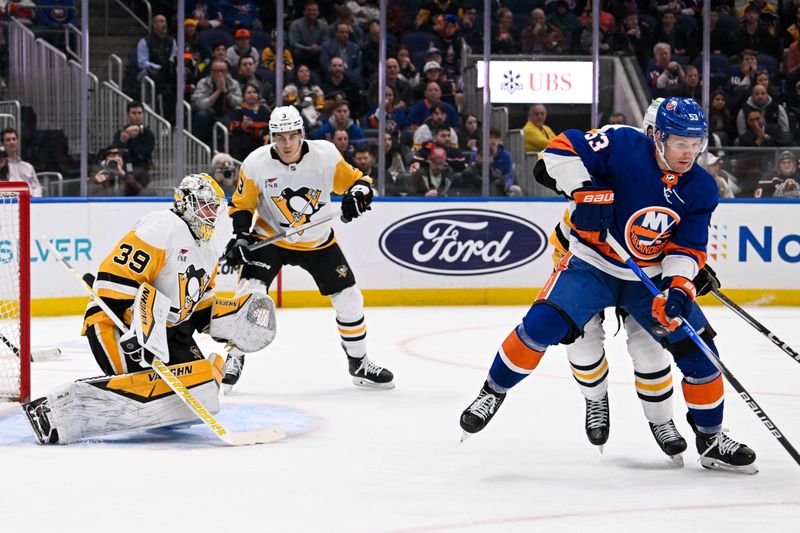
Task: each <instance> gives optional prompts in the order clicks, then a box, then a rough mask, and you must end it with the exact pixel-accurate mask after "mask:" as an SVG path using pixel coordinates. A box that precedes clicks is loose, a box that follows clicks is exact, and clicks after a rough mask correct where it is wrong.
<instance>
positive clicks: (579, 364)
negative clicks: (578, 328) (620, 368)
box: [566, 313, 608, 401]
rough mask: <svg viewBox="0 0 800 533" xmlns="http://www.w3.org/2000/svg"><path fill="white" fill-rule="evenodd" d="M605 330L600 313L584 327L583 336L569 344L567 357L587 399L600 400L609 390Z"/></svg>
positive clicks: (579, 387)
mask: <svg viewBox="0 0 800 533" xmlns="http://www.w3.org/2000/svg"><path fill="white" fill-rule="evenodd" d="M604 340H605V331H604V330H603V320H602V318H601V317H600V313H598V314H596V315H595V316H593V317H592V318H591V320H589V322H587V323H586V325H585V326H584V328H583V336H582V337H578V338H577V339H575V342H573V343H572V344H567V345H566V348H567V359H569V365H570V367H571V368H572V376H573V377H574V378H575V381H577V382H578V389H580V391H581V394H583V396H584V398H586V399H587V400H594V401H598V400H600V399H602V398H603V397H604V396H605V395H606V392H608V361H607V360H606V354H605V351H604V350H603V341H604Z"/></svg>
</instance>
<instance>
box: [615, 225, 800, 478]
mask: <svg viewBox="0 0 800 533" xmlns="http://www.w3.org/2000/svg"><path fill="white" fill-rule="evenodd" d="M606 242H607V243H608V244H609V246H611V248H612V249H613V250H614V251H615V252H616V253H617V255H618V256H619V257H620V258H621V259H622V260H623V261H624V262H625V264H626V265H628V267H629V268H630V269H631V270H632V271H633V273H634V274H636V277H638V278H639V279H640V280H641V281H642V283H644V285H645V287H647V290H649V291H650V293H651V294H652V295H653V296H654V297H655V296H658V295H659V294H660V293H661V291H659V290H658V288H657V287H656V286H655V284H654V283H653V282H652V280H651V279H650V278H648V277H647V274H645V273H644V272H643V271H642V269H641V268H640V267H639V265H637V264H636V263H635V262H634V261H633V259H631V256H630V254H629V253H628V252H627V251H626V250H625V248H623V247H622V245H620V243H618V242H617V240H616V239H615V238H614V237H613V236H612V235H611V234H610V233H609V234H608V236H607V238H606ZM678 319H679V320H680V327H681V329H682V330H683V332H684V333H686V335H688V336H689V338H691V339H692V340H693V341H694V343H695V344H696V345H697V347H698V348H700V351H702V352H703V353H704V354H705V356H706V357H708V359H709V360H710V361H711V363H712V364H713V365H714V366H715V367H717V370H719V371H720V373H721V374H722V375H723V376H725V379H726V380H727V381H728V383H730V384H731V386H733V388H734V389H735V390H736V392H738V393H739V396H741V397H742V399H743V400H744V403H746V404H747V405H748V407H750V409H752V410H753V412H754V413H755V414H756V416H757V417H758V419H759V420H761V422H762V423H763V424H764V425H765V426H766V427H767V429H768V430H769V432H770V433H771V434H772V436H773V437H775V438H776V439H777V440H778V442H780V443H781V446H783V447H784V448H785V449H786V451H787V452H788V453H789V455H791V456H792V459H794V460H795V462H796V463H797V464H798V465H800V454H798V453H797V450H795V448H794V446H792V444H791V443H790V442H789V441H788V440H787V439H786V437H785V436H784V435H783V432H781V430H780V429H778V426H776V425H775V423H774V422H773V421H772V420H771V419H770V418H769V416H767V413H766V412H764V410H763V409H762V408H761V407H760V406H759V405H758V403H757V402H756V400H755V399H754V398H753V396H752V395H751V394H750V393H749V392H747V390H746V389H745V388H744V387H743V386H742V384H741V383H739V380H738V379H736V378H735V377H734V375H733V374H732V373H731V371H730V370H728V368H727V367H726V366H725V365H724V364H723V363H722V361H721V360H720V359H719V357H718V356H717V354H715V353H714V351H713V350H711V348H709V347H708V345H707V344H706V343H705V341H703V339H701V338H700V335H698V334H697V331H695V329H694V328H693V327H692V326H691V324H689V322H688V321H686V320H685V319H684V318H682V317H678Z"/></svg>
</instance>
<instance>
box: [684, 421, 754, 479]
mask: <svg viewBox="0 0 800 533" xmlns="http://www.w3.org/2000/svg"><path fill="white" fill-rule="evenodd" d="M686 419H687V420H688V421H689V425H690V426H692V429H693V430H694V432H695V435H696V444H697V453H699V454H700V459H699V461H700V464H701V465H703V468H708V469H709V470H725V471H728V472H738V473H740V474H758V467H756V464H755V463H756V452H754V451H753V450H751V449H750V448H749V447H747V446H746V445H744V444H742V443H740V442H736V441H735V440H733V439H732V438H730V437H729V436H727V435H726V434H725V433H723V432H722V431H719V432H717V433H703V432H701V431H698V429H697V427H696V426H695V425H694V422H693V421H692V417H691V415H690V414H689V413H686Z"/></svg>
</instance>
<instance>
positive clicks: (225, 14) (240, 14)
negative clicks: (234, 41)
mask: <svg viewBox="0 0 800 533" xmlns="http://www.w3.org/2000/svg"><path fill="white" fill-rule="evenodd" d="M217 5H218V6H219V12H220V14H222V20H223V21H224V22H225V25H226V26H227V27H229V28H231V29H239V28H246V29H248V30H260V29H261V20H259V17H260V15H259V13H258V8H257V7H256V4H255V3H254V2H251V1H250V0H218V2H217Z"/></svg>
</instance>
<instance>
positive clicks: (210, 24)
mask: <svg viewBox="0 0 800 533" xmlns="http://www.w3.org/2000/svg"><path fill="white" fill-rule="evenodd" d="M186 18H192V19H194V20H196V21H197V29H198V31H203V30H207V29H209V28H216V27H218V26H219V25H220V24H222V15H221V14H220V12H219V10H218V9H217V2H216V0H186Z"/></svg>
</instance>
